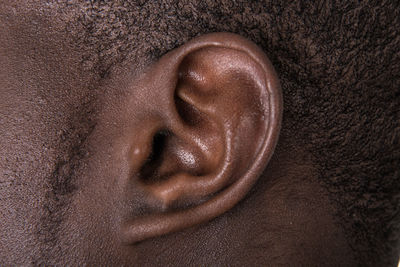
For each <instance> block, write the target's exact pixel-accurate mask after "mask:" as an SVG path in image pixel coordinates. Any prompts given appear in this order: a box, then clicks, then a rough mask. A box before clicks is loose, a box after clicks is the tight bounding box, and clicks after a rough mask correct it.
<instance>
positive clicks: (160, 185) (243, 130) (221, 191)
mask: <svg viewBox="0 0 400 267" xmlns="http://www.w3.org/2000/svg"><path fill="white" fill-rule="evenodd" d="M146 75H148V76H149V78H145V79H143V80H144V81H148V82H147V83H144V84H143V86H142V87H143V88H145V89H146V90H155V91H157V90H158V91H157V92H161V94H162V96H161V97H159V99H151V100H148V101H149V102H151V104H146V105H144V107H145V109H146V110H145V111H144V113H145V114H155V113H159V115H158V116H159V117H160V120H158V121H157V123H155V124H154V125H153V124H152V125H153V126H148V125H147V124H143V127H150V128H151V129H150V128H149V129H150V130H145V131H139V130H138V132H139V133H142V132H143V133H146V134H143V136H138V137H137V140H147V141H145V142H144V141H143V142H142V143H143V147H144V148H145V149H138V151H147V152H146V153H147V154H151V152H149V149H150V147H151V146H150V145H149V142H151V140H152V142H153V147H152V150H153V154H154V151H156V153H155V154H157V157H156V158H157V162H156V164H155V163H154V164H153V162H151V160H150V161H149V160H147V161H146V160H144V157H145V156H144V154H143V153H139V154H140V157H141V158H140V160H139V159H137V160H136V159H135V158H134V159H133V160H132V161H133V162H134V163H133V166H135V167H134V169H135V172H136V173H137V174H138V175H136V176H135V177H142V179H145V181H141V182H139V183H135V185H136V186H139V187H141V188H142V189H143V190H144V191H146V192H147V193H148V195H149V198H151V199H153V200H152V201H150V202H152V203H154V202H158V203H160V204H161V207H162V208H161V209H158V210H157V211H154V209H153V211H152V212H150V213H148V214H146V215H143V216H139V217H135V218H126V219H125V220H124V223H123V225H122V229H121V230H122V239H123V241H124V242H126V243H128V244H132V243H135V242H139V241H142V240H145V239H147V238H151V237H155V236H159V235H164V234H167V233H171V232H174V231H178V230H180V229H184V228H186V227H190V226H194V225H197V224H200V223H203V222H206V221H209V220H211V219H213V218H215V217H216V216H219V215H220V214H222V213H224V212H226V211H227V210H229V209H230V208H232V207H233V206H234V205H235V204H237V203H238V202H239V201H240V200H241V199H242V198H243V197H244V196H245V195H246V193H247V192H248V191H249V190H250V189H251V187H252V186H253V184H254V183H255V182H256V181H257V179H258V177H259V176H260V175H261V173H262V171H263V170H264V168H265V167H266V165H267V163H268V161H269V159H270V158H271V156H272V154H273V152H274V149H275V146H276V143H277V140H278V136H279V132H280V125H281V117H282V108H283V104H282V95H281V89H280V85H279V81H278V78H277V75H276V73H275V71H274V69H273V67H272V65H271V63H270V61H269V60H268V58H267V57H266V55H265V54H264V53H263V52H262V51H261V50H260V49H259V48H258V47H257V46H256V45H255V44H253V43H251V42H250V41H248V40H246V39H244V38H242V37H240V36H238V35H234V34H230V33H214V34H208V35H204V36H201V37H198V38H195V39H193V40H192V41H190V42H188V43H187V44H185V45H183V46H182V47H179V48H177V49H175V50H173V51H171V52H170V53H168V54H166V55H165V56H163V57H162V58H161V59H160V60H159V61H158V62H157V63H156V64H155V66H154V67H153V70H152V71H150V72H148V73H147V74H146ZM143 90H144V89H143ZM157 101H159V102H157ZM160 110H161V111H162V112H160ZM138 125H139V126H138V127H139V128H140V125H141V124H140V123H139V124H138ZM146 125H147V126H146ZM143 127H142V128H143ZM157 129H158V130H163V131H164V133H167V134H166V135H165V136H164V137H161V138H164V139H161V140H162V141H157V140H158V139H157V138H159V137H157V136H156V134H155V133H157V132H160V131H158V130H157ZM139 135H140V134H139ZM149 140H150V141H149ZM142 143H140V142H139V141H137V142H136V143H135V145H134V147H137V146H142ZM155 144H156V145H155ZM156 147H157V148H156ZM153 156H154V155H153ZM153 156H152V157H151V158H152V159H154V158H155V157H153ZM137 162H139V163H137ZM149 162H150V163H151V164H153V165H147V166H146V164H149ZM139 165H140V166H139ZM143 170H146V171H143ZM143 173H144V174H143ZM149 176H151V177H150V178H149ZM146 179H147V180H146Z"/></svg>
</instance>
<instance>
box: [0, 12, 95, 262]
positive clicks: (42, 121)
mask: <svg viewBox="0 0 400 267" xmlns="http://www.w3.org/2000/svg"><path fill="white" fill-rule="evenodd" d="M0 8H3V6H0ZM3 11H4V13H6V12H7V10H1V12H3ZM32 16H33V13H32ZM11 18H12V19H7V17H6V16H5V17H0V24H1V25H2V27H0V49H1V50H2V51H6V53H1V52H0V95H1V96H0V124H1V127H0V147H1V149H0V158H1V160H0V206H1V207H2V208H1V211H0V262H2V263H9V264H11V263H12V264H17V265H27V264H31V263H32V261H34V259H35V258H36V257H37V255H40V254H41V251H42V249H43V247H42V244H41V243H42V240H41V238H42V237H39V234H38V233H39V232H40V231H42V228H41V225H42V223H43V218H42V217H43V216H44V215H45V212H44V205H45V203H46V194H47V193H48V191H49V190H50V187H51V185H50V182H49V180H48V179H49V177H51V176H52V174H53V173H54V171H55V169H56V167H57V166H56V164H57V161H59V160H61V159H62V158H63V157H64V155H65V151H66V150H67V147H68V146H69V144H67V143H68V142H69V141H71V140H70V139H72V137H71V136H70V135H68V133H69V132H70V130H69V129H70V128H71V123H70V122H71V118H72V117H73V116H75V115H76V114H74V113H76V110H78V109H79V107H80V106H81V105H82V102H85V101H87V94H88V88H89V84H93V77H91V76H90V75H88V76H85V73H84V72H81V71H80V70H79V64H78V62H79V55H78V54H76V53H74V52H72V51H70V50H68V49H67V45H65V47H64V46H60V44H61V43H63V41H62V40H63V39H62V37H61V34H58V35H57V33H56V32H57V29H54V28H53V30H49V29H48V27H50V29H51V25H41V23H45V22H44V21H36V23H35V24H34V23H31V21H29V19H31V18H28V19H27V18H24V17H23V16H20V17H18V16H17V17H11ZM17 20H19V21H17ZM38 29H42V30H43V32H39V31H38ZM47 30H48V31H47ZM46 31H47V32H46ZM64 38H65V36H64ZM66 43H67V41H65V42H64V44H66ZM3 259H4V260H3Z"/></svg>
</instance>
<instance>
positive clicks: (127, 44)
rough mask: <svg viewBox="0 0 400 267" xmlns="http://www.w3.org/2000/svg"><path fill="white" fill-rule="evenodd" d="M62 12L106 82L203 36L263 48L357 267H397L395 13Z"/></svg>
mask: <svg viewBox="0 0 400 267" xmlns="http://www.w3.org/2000/svg"><path fill="white" fill-rule="evenodd" d="M49 2H51V1H49ZM54 2H57V1H54ZM133 2H134V3H133ZM56 9H57V14H58V15H59V16H61V17H63V18H64V19H65V21H66V26H65V30H66V31H67V32H69V34H70V36H71V39H72V40H73V43H74V45H75V46H76V49H77V50H79V51H82V66H84V68H86V69H87V70H90V71H93V72H95V73H96V74H97V75H98V77H99V79H104V78H106V77H107V76H108V75H109V74H110V73H111V72H112V69H113V67H114V66H116V65H118V64H123V62H126V61H135V60H136V61H138V60H141V61H143V60H147V61H148V62H151V61H154V60H156V59H157V58H159V57H160V56H161V55H163V54H165V53H166V52H168V51H169V50H171V49H173V48H175V47H177V46H179V45H181V44H183V43H184V42H186V41H187V40H189V39H191V38H193V37H195V36H197V35H200V34H204V33H209V32H219V31H228V32H234V33H237V34H240V35H242V36H244V37H246V38H248V39H250V40H252V41H254V42H255V43H257V44H258V45H259V46H260V47H262V49H263V50H264V51H265V52H266V53H267V55H268V56H269V58H270V59H271V61H272V63H273V65H274V66H275V68H276V70H277V73H278V75H279V77H280V80H281V84H282V89H283V94H284V102H285V108H284V122H283V129H282V132H283V134H287V135H290V136H291V137H296V138H297V141H298V143H299V145H302V146H303V147H306V148H307V150H308V151H309V152H310V153H312V154H313V155H314V156H315V158H316V159H317V161H318V166H317V167H318V170H319V181H320V182H321V185H323V186H324V187H325V188H326V189H327V190H328V192H329V195H330V199H331V201H332V202H333V203H334V204H335V205H336V207H338V214H337V217H338V218H340V220H338V221H340V223H341V225H342V227H344V229H345V230H346V233H348V240H349V243H350V246H351V247H352V249H353V250H354V251H355V252H356V253H357V255H358V257H359V260H360V262H364V263H367V262H369V263H376V264H384V263H385V261H387V262H386V263H393V262H395V261H396V260H397V257H398V255H397V253H398V251H399V249H400V246H399V240H400V236H399V232H400V229H399V228H400V204H399V203H400V196H399V192H400V170H399V169H400V168H399V166H400V145H399V140H400V52H399V51H400V49H399V47H400V27H399V25H400V4H399V2H398V1H365V2H362V3H356V2H349V1H333V0H331V1H290V2H287V3H283V2H278V1H276V2H275V1H249V0H237V1H230V0H219V1H215V0H203V1H190V0H185V1H164V0H163V1H151V0H148V1H145V0H139V1H125V0H118V1H85V2H81V1H65V2H64V3H62V2H61V1H59V3H58V4H57V8H56Z"/></svg>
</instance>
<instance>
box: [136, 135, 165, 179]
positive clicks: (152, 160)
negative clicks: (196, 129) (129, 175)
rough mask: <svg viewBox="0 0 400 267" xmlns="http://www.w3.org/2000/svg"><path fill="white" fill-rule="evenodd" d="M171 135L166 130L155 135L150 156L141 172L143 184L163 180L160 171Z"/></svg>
mask: <svg viewBox="0 0 400 267" xmlns="http://www.w3.org/2000/svg"><path fill="white" fill-rule="evenodd" d="M170 135H171V133H170V132H168V131H166V130H160V131H158V132H157V133H156V134H155V135H154V137H153V141H152V147H151V151H150V154H149V156H148V157H147V159H146V162H145V164H143V167H142V168H141V169H140V171H139V177H140V180H141V181H142V182H143V183H146V184H148V183H154V182H157V181H160V180H162V179H163V177H161V175H160V174H159V173H158V170H159V169H160V166H161V164H162V161H163V158H164V151H165V148H166V145H167V139H168V136H170Z"/></svg>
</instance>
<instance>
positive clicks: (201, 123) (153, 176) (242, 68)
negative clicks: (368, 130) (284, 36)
mask: <svg viewBox="0 0 400 267" xmlns="http://www.w3.org/2000/svg"><path fill="white" fill-rule="evenodd" d="M0 8H1V5H0ZM1 19H2V24H3V23H4V25H5V27H0V49H1V50H0V90H1V91H0V92H1V98H0V122H1V128H0V147H1V148H2V149H1V150H0V155H1V161H0V170H1V176H0V179H1V180H0V183H1V184H0V185H1V187H0V204H1V207H2V209H1V213H0V263H1V264H2V265H3V264H5V265H11V264H16V265H26V264H28V265H29V264H34V265H36V264H41V263H47V264H61V265H82V264H89V265H100V264H101V265H135V266H143V265H148V266H152V265H156V266H157V265H159V266H169V265H171V266H177V265H178V266H187V265H196V266H199V265H201V266H210V265H214V266H215V265H223V266H227V265H229V266H232V265H233V266H235V265H237V266H239V265H241V266H243V265H264V266H265V265H267V266H277V265H280V264H281V265H299V266H318V265H319V266H320V265H323V266H338V265H340V266H346V265H349V266H351V265H353V264H354V257H353V254H352V251H351V250H350V248H349V246H348V244H347V242H346V239H345V234H344V232H343V230H342V229H341V228H340V227H339V226H338V225H337V224H336V223H335V219H334V214H335V209H334V208H333V206H332V205H331V204H330V202H329V201H328V199H327V197H326V193H325V191H324V190H323V189H322V188H321V187H320V185H319V183H318V182H317V181H316V172H315V166H314V164H313V158H312V157H311V155H309V154H308V153H307V152H306V151H304V150H303V149H302V147H299V146H298V145H297V144H296V142H295V141H294V140H295V139H292V137H291V136H290V135H283V136H281V137H280V139H279V142H278V136H279V134H280V122H281V115H282V107H283V106H282V105H283V102H282V98H281V89H280V86H279V81H278V76H277V74H276V73H275V71H274V69H273V67H272V65H271V63H270V62H269V60H268V59H267V57H266V56H265V54H264V53H263V52H262V51H261V50H260V49H259V48H257V47H256V46H255V45H254V44H253V43H251V42H250V41H247V40H245V39H244V38H242V37H239V36H237V35H233V34H228V33H215V34H211V35H203V36H201V37H198V38H195V39H193V40H191V41H190V42H188V43H186V44H185V45H183V46H180V47H178V48H176V49H174V50H172V51H170V52H169V53H167V54H166V55H164V56H163V57H161V58H159V59H158V60H157V61H156V62H152V63H150V62H130V63H129V64H124V65H121V66H116V67H115V69H114V70H113V73H112V75H110V77H109V78H108V79H107V81H104V82H103V81H102V82H98V81H97V80H95V79H94V76H95V75H94V73H87V72H83V71H82V67H81V66H79V62H80V61H79V59H80V54H79V51H75V50H73V49H70V47H69V46H67V45H66V44H68V36H64V35H63V34H62V33H59V32H58V30H57V23H54V25H52V26H53V28H51V27H49V28H50V29H52V30H49V28H48V27H45V26H44V25H45V24H46V23H48V22H47V21H40V20H39V22H38V24H37V25H32V24H29V25H28V24H26V23H25V22H24V20H23V19H21V20H18V19H16V18H14V19H9V20H7V21H6V19H5V17H2V18H1ZM43 29H46V30H43ZM127 66H130V67H127ZM93 88H96V89H97V90H96V91H94V90H93ZM92 121H96V123H92ZM94 125H95V126H94ZM71 128H72V129H75V130H73V131H71V130H66V129H71ZM82 136H85V137H86V138H83V139H82V138H81V139H80V140H83V141H80V142H78V141H76V142H75V141H73V139H74V137H77V138H78V137H82ZM65 139H71V143H72V144H74V145H72V147H77V150H79V151H80V148H81V147H84V148H85V151H86V152H85V153H81V152H76V153H75V152H74V150H73V149H72V150H69V149H70V146H69V143H68V144H67V142H68V141H65ZM78 139H79V138H78ZM276 145H277V147H276V149H275V146H276ZM67 147H68V149H67ZM65 151H72V152H71V153H72V154H73V155H74V156H72V157H70V158H67V156H66V154H67V152H65ZM273 153H274V154H273ZM272 155H273V156H272ZM71 158H72V159H71ZM62 160H65V161H67V160H70V161H73V162H75V163H74V164H72V165H71V167H70V168H69V169H68V168H66V167H61V168H58V166H59V165H57V162H60V161H62ZM63 175H65V176H67V177H69V178H71V177H73V179H74V180H73V184H74V186H73V187H74V190H72V189H71V192H72V191H73V193H70V192H69V190H68V188H66V189H63V190H64V191H65V192H64V191H63V192H62V194H61V197H60V196H58V197H60V198H62V201H63V203H64V202H65V205H62V206H57V205H58V204H52V202H51V199H52V196H51V195H49V194H50V193H49V190H48V189H49V188H50V187H51V185H49V183H48V179H47V178H48V177H52V176H54V177H55V178H54V179H56V176H57V177H62V176H63ZM71 179H72V178H71ZM252 188H253V189H252ZM60 190H61V189H60ZM61 191H62V190H61ZM49 199H50V200H49ZM49 201H50V204H49ZM54 203H60V201H59V200H57V201H54ZM43 207H45V208H43ZM43 210H45V211H43ZM46 210H47V212H49V214H47V213H46ZM57 217H59V218H60V220H62V222H60V223H58V224H57V223H54V222H53V221H46V220H45V219H43V218H51V220H54V218H57ZM53 224H54V225H56V227H55V228H52V227H51V225H53Z"/></svg>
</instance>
